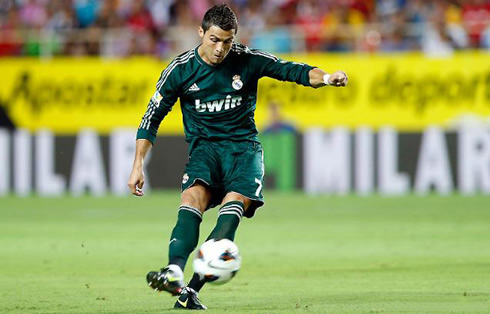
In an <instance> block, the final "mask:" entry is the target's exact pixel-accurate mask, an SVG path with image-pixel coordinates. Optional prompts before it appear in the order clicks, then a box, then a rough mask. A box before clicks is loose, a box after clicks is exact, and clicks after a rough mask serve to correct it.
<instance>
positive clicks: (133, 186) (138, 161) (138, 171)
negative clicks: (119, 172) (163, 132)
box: [128, 139, 152, 196]
mask: <svg viewBox="0 0 490 314" xmlns="http://www.w3.org/2000/svg"><path fill="white" fill-rule="evenodd" d="M151 146H152V143H151V142H150V141H149V140H147V139H138V140H136V153H135V156H134V161H133V169H132V170H131V174H130V175H129V180H128V187H129V190H131V193H133V194H134V195H136V196H143V194H144V193H143V185H144V184H145V175H144V173H143V163H144V160H145V156H146V154H147V153H148V151H149V150H150V148H151Z"/></svg>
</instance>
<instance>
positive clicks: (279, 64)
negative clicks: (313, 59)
mask: <svg viewBox="0 0 490 314" xmlns="http://www.w3.org/2000/svg"><path fill="white" fill-rule="evenodd" d="M249 51H250V58H251V60H252V64H254V65H255V66H256V67H257V69H258V73H259V77H262V76H268V77H271V78H274V79H277V80H280V81H289V82H295V83H297V84H301V85H304V86H311V87H313V88H319V87H323V86H336V87H339V86H345V85H347V74H345V72H343V71H337V72H334V73H332V74H328V73H327V72H325V71H323V70H321V69H319V68H317V67H314V66H310V65H308V64H305V63H301V62H292V61H287V60H282V59H279V58H277V57H276V56H274V55H271V54H269V53H267V52H265V51H261V50H258V49H251V50H249Z"/></svg>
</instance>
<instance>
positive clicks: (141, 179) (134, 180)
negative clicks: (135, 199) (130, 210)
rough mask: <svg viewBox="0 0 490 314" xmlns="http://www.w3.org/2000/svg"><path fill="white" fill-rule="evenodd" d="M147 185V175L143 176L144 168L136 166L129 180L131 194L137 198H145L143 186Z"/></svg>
mask: <svg viewBox="0 0 490 314" xmlns="http://www.w3.org/2000/svg"><path fill="white" fill-rule="evenodd" d="M144 184H145V175H144V174H143V167H142V166H139V165H134V166H133V170H131V174H130V176H129V180H128V187H129V190H130V191H131V193H133V195H136V196H143V195H145V193H143V185H144Z"/></svg>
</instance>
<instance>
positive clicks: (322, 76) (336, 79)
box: [308, 68, 348, 88]
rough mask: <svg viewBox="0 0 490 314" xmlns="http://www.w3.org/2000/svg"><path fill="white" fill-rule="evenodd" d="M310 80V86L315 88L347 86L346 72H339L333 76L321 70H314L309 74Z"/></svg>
mask: <svg viewBox="0 0 490 314" xmlns="http://www.w3.org/2000/svg"><path fill="white" fill-rule="evenodd" d="M308 76H309V78H310V84H311V86H312V87H313V88H319V87H323V86H335V87H340V86H345V85H347V81H348V78H347V74H345V72H344V71H337V72H334V73H332V74H328V73H327V72H325V71H323V70H322V69H319V68H313V69H311V70H310V72H309V73H308Z"/></svg>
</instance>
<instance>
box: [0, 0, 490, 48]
mask: <svg viewBox="0 0 490 314" xmlns="http://www.w3.org/2000/svg"><path fill="white" fill-rule="evenodd" d="M222 2H225V3H227V4H229V5H230V6H232V7H233V9H234V10H235V12H236V13H237V16H238V21H239V31H238V40H239V41H240V42H242V43H244V44H247V45H250V46H252V47H255V48H261V49H264V50H267V51H270V52H274V53H287V52H302V51H334V52H346V51H368V52H397V51H410V50H422V51H424V52H425V53H427V54H429V55H450V54H452V53H453V52H454V51H456V50H463V49H490V0H452V1H451V0H448V1H442V0H433V1H430V0H425V1H423V0H263V1H261V0H228V1H224V0H220V1H214V0H105V1H97V0H0V56H18V55H27V56H57V55H75V56H83V55H101V56H107V57H125V56H132V55H154V56H157V57H168V56H171V55H173V54H175V53H180V52H182V51H183V50H185V49H189V48H191V47H193V46H195V45H196V44H198V42H199V38H198V36H197V26H198V25H199V24H200V21H201V19H202V16H203V15H204V13H205V11H206V10H207V9H208V8H209V7H210V6H211V5H213V4H215V3H222Z"/></svg>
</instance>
